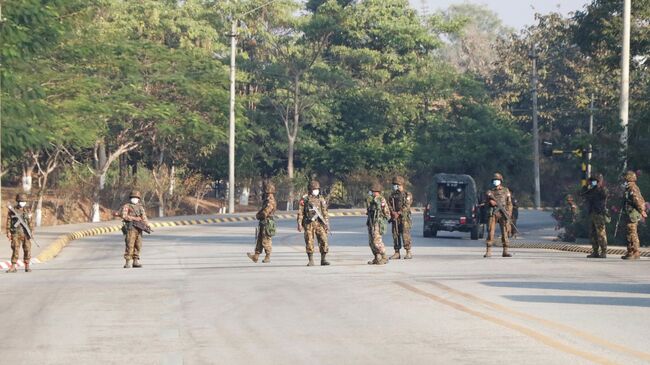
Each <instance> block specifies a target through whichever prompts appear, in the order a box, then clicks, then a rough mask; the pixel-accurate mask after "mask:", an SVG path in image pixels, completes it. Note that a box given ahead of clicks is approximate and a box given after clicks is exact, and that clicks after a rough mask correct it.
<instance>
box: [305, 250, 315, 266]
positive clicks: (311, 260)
mask: <svg viewBox="0 0 650 365" xmlns="http://www.w3.org/2000/svg"><path fill="white" fill-rule="evenodd" d="M307 257H308V258H309V262H308V263H307V266H314V254H313V253H308V254H307Z"/></svg>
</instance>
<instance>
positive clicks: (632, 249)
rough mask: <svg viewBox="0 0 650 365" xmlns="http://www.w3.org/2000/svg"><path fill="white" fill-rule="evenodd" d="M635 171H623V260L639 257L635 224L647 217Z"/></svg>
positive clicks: (637, 234)
mask: <svg viewBox="0 0 650 365" xmlns="http://www.w3.org/2000/svg"><path fill="white" fill-rule="evenodd" d="M636 179H637V177H636V173H635V172H634V171H628V172H626V173H625V193H624V195H623V201H624V206H623V217H624V218H623V219H624V220H623V222H625V228H626V231H627V237H626V238H627V253H626V254H625V256H622V257H621V258H622V259H623V260H638V259H639V258H640V257H641V253H640V252H639V233H638V232H637V226H638V225H639V221H640V220H641V218H647V217H648V215H647V213H646V211H645V200H644V199H643V196H642V195H641V190H639V186H638V185H637V184H636Z"/></svg>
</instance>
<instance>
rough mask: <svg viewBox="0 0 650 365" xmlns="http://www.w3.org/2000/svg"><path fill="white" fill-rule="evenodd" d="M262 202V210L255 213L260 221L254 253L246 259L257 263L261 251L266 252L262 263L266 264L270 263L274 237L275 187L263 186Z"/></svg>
mask: <svg viewBox="0 0 650 365" xmlns="http://www.w3.org/2000/svg"><path fill="white" fill-rule="evenodd" d="M263 191H264V201H263V202H262V208H261V209H260V210H259V211H258V212H257V215H256V216H255V217H256V218H257V220H259V221H260V223H259V226H258V229H257V243H256V246H255V253H254V254H253V253H250V252H249V253H247V254H246V255H248V258H250V259H251V260H253V262H255V263H257V259H258V258H259V257H260V255H261V254H262V250H264V251H266V256H265V257H264V260H262V262H263V263H265V264H268V263H269V262H271V251H273V248H272V241H271V237H273V236H274V235H275V230H276V227H275V220H274V219H273V214H275V210H276V209H277V203H276V202H275V185H273V184H272V183H270V182H268V183H266V184H264V187H263Z"/></svg>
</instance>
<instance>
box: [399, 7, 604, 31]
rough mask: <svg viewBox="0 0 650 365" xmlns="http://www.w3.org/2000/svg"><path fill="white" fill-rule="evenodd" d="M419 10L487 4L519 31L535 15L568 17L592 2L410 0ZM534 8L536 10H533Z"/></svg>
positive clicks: (528, 23)
mask: <svg viewBox="0 0 650 365" xmlns="http://www.w3.org/2000/svg"><path fill="white" fill-rule="evenodd" d="M409 1H410V2H411V4H412V5H413V6H414V7H415V8H416V9H418V10H420V9H421V8H422V4H423V2H424V3H426V6H427V8H428V11H429V12H433V11H436V10H440V9H445V8H447V7H448V6H449V5H452V4H460V3H463V2H470V3H475V4H485V5H487V6H488V7H489V8H490V9H492V10H493V11H495V12H496V13H497V14H499V16H500V17H501V19H502V20H503V23H504V24H505V25H507V26H510V27H513V28H515V29H517V30H519V29H521V28H523V27H524V26H526V25H531V24H533V23H534V21H535V13H541V14H546V13H550V12H553V11H559V12H561V13H562V14H565V15H567V14H568V13H570V12H573V11H576V10H581V9H582V8H583V7H584V5H586V4H588V3H590V2H591V1H590V0H471V1H463V0H409ZM533 7H534V9H533Z"/></svg>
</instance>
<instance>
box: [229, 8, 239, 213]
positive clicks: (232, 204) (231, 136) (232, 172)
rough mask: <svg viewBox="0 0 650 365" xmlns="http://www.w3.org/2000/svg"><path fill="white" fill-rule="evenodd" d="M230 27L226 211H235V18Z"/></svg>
mask: <svg viewBox="0 0 650 365" xmlns="http://www.w3.org/2000/svg"><path fill="white" fill-rule="evenodd" d="M231 21H232V27H231V29H230V131H229V135H228V137H229V138H228V213H230V214H232V213H235V76H236V75H235V72H236V64H235V62H236V60H237V20H236V19H235V17H232V19H231Z"/></svg>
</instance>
